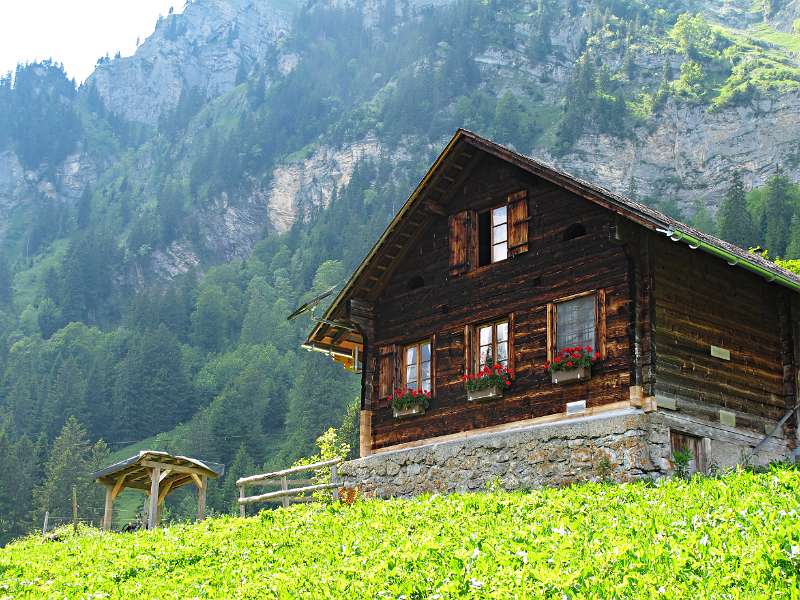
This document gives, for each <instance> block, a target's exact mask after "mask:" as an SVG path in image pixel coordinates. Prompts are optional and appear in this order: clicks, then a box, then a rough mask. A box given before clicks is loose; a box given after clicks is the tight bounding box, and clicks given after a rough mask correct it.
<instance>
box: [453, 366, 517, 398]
mask: <svg viewBox="0 0 800 600" xmlns="http://www.w3.org/2000/svg"><path fill="white" fill-rule="evenodd" d="M462 379H463V380H464V385H465V386H466V388H467V391H469V392H474V391H476V390H483V389H486V388H488V387H492V386H497V387H499V388H501V389H502V388H504V387H508V386H510V385H511V382H512V381H513V380H514V372H513V371H512V370H511V369H509V368H508V367H505V366H503V365H501V364H498V363H495V364H494V365H493V366H489V365H486V366H485V367H483V368H482V369H481V370H480V371H478V372H477V373H468V374H466V375H464V376H463V377H462Z"/></svg>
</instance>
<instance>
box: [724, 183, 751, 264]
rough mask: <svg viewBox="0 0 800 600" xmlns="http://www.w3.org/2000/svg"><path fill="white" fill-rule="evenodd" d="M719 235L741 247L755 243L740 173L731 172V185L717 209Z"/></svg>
mask: <svg viewBox="0 0 800 600" xmlns="http://www.w3.org/2000/svg"><path fill="white" fill-rule="evenodd" d="M718 221H719V235H720V237H722V238H723V239H725V240H728V241H729V242H731V243H733V244H736V245H737V246H740V247H742V248H747V247H749V246H751V245H753V244H754V243H755V241H756V240H755V237H756V236H755V230H754V228H753V219H752V217H751V216H750V211H748V210H747V198H746V197H745V191H744V184H743V183H742V174H741V173H740V172H739V171H734V172H733V180H732V182H731V187H730V188H728V191H727V192H726V193H725V199H724V200H723V201H722V206H721V207H720V209H719V218H718Z"/></svg>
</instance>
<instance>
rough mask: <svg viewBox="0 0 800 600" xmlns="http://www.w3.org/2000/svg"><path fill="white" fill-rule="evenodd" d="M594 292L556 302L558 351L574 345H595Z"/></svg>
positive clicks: (595, 302)
mask: <svg viewBox="0 0 800 600" xmlns="http://www.w3.org/2000/svg"><path fill="white" fill-rule="evenodd" d="M596 304H597V301H596V297H595V295H594V294H592V295H591V296H583V297H581V298H575V299H574V300H567V301H566V302H559V303H558V304H556V318H557V320H556V352H558V351H560V350H562V349H563V348H571V347H574V346H581V347H583V346H591V347H592V348H593V349H594V348H596V346H595V341H596V340H595V333H596V329H597V328H596V322H595V316H596V311H595V306H596Z"/></svg>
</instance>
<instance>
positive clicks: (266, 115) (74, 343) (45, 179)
mask: <svg viewBox="0 0 800 600" xmlns="http://www.w3.org/2000/svg"><path fill="white" fill-rule="evenodd" d="M799 31H800V2H798V1H796V0H794V1H788V0H769V1H767V0H759V1H755V2H753V1H750V0H726V1H725V2H711V1H701V0H679V1H667V0H591V1H586V0H570V1H568V2H557V1H556V0H524V1H523V0H483V1H482V2H473V1H471V0H368V1H366V2H361V1H356V0H303V1H301V0H262V1H256V0H195V1H193V2H189V3H187V5H186V7H185V9H184V10H183V12H181V13H180V14H169V15H167V16H165V17H163V18H161V19H160V20H159V22H158V23H157V25H156V28H155V31H154V33H153V34H152V35H151V36H150V37H149V38H147V39H146V40H145V41H144V42H143V43H142V44H141V45H140V46H139V48H138V49H137V51H136V53H135V54H134V55H133V56H130V57H115V58H108V57H105V58H102V59H100V60H99V61H98V64H97V68H96V70H95V71H94V73H93V74H92V75H91V76H90V77H89V78H88V79H87V81H86V82H84V83H83V84H81V85H80V86H76V85H75V83H74V82H72V81H70V80H69V79H68V78H67V77H66V75H65V74H64V71H63V69H62V68H61V67H60V65H58V64H57V63H55V62H52V61H46V62H42V63H34V64H30V65H20V66H19V67H18V68H17V70H16V72H15V73H14V74H13V75H9V76H7V77H4V78H2V79H0V372H2V376H0V446H2V445H3V444H6V446H4V447H6V449H7V452H6V453H5V455H6V456H7V457H10V458H7V460H8V461H10V464H9V468H11V467H13V468H14V469H16V470H17V471H18V472H24V473H25V476H24V477H18V478H16V479H15V480H14V481H12V482H8V481H5V482H4V481H3V480H2V479H0V514H9V515H11V517H8V518H6V519H5V520H4V521H2V522H1V523H0V541H2V540H4V539H6V538H7V537H9V536H11V535H16V534H17V533H19V532H20V531H23V530H24V529H25V527H27V526H28V525H29V524H30V523H31V521H32V520H36V519H38V518H39V516H40V515H41V513H42V512H43V511H44V510H46V509H47V508H48V507H50V508H53V507H54V506H59V505H60V504H61V503H63V502H68V499H66V498H63V494H61V493H60V492H58V491H57V490H59V489H62V488H59V486H58V485H56V483H57V482H58V481H62V482H63V481H66V479H65V478H68V477H75V476H77V475H75V474H74V473H73V474H72V475H69V473H70V471H68V470H65V467H64V464H63V462H60V461H59V460H57V459H58V457H57V456H54V452H55V450H54V448H59V449H60V450H59V452H60V453H62V454H63V448H65V447H67V448H72V449H73V450H74V452H75V453H76V454H75V456H76V457H77V458H76V459H75V460H76V461H77V462H76V464H85V465H90V464H94V463H96V462H102V461H103V460H107V459H108V455H107V453H108V450H109V448H108V447H106V446H103V444H100V445H98V440H103V441H104V442H105V444H107V446H110V450H111V451H113V452H114V453H115V454H114V456H115V457H119V456H120V454H124V453H125V452H129V451H131V444H132V443H135V444H136V446H137V447H141V446H142V445H157V446H159V449H162V448H166V449H173V450H179V451H181V452H185V453H188V454H194V455H197V456H201V457H203V458H207V459H210V460H215V461H220V462H227V463H232V462H233V463H234V464H237V465H254V464H255V465H262V466H263V465H268V466H285V464H286V463H288V462H291V461H293V460H295V459H297V458H298V457H299V456H301V455H303V454H306V453H308V452H310V451H312V447H313V440H314V439H315V437H316V436H317V435H319V434H320V433H321V432H322V431H324V430H325V429H326V428H327V427H329V426H332V425H333V426H338V425H340V424H342V423H343V420H344V421H345V423H344V424H345V425H346V427H345V428H344V431H347V432H349V433H348V435H352V432H353V431H354V429H353V425H352V417H353V415H354V414H355V413H354V411H353V407H354V406H355V405H354V399H355V398H356V396H357V394H358V391H359V381H358V377H357V376H354V375H351V374H347V373H345V372H344V371H342V370H341V369H339V368H337V367H336V365H334V364H333V363H332V362H331V361H329V360H327V359H326V358H325V357H323V356H319V355H316V354H315V355H312V354H308V353H305V352H300V351H299V342H300V341H301V339H302V337H303V334H304V333H305V330H306V329H307V328H308V325H309V323H308V321H302V320H300V321H293V322H287V321H286V320H285V317H286V316H287V315H288V314H289V313H290V312H291V309H292V308H293V307H294V306H297V305H298V304H299V303H301V302H302V301H304V300H306V299H308V298H310V297H311V296H313V295H314V294H316V293H319V292H320V291H322V290H324V289H327V288H328V287H329V286H331V285H333V284H336V283H341V281H342V280H343V279H345V277H346V275H347V274H348V273H349V272H350V270H351V269H352V268H354V267H355V265H356V264H357V263H358V261H359V260H360V258H361V257H362V256H363V254H364V253H365V252H366V250H367V249H368V246H369V245H370V243H371V242H372V240H374V239H376V238H377V237H378V236H379V235H380V232H381V231H382V229H383V227H384V226H385V224H386V223H387V222H388V220H389V219H390V217H391V216H392V214H393V213H394V212H395V211H396V210H397V209H398V208H399V206H400V205H401V204H402V202H403V201H404V199H405V198H406V197H407V195H408V193H409V192H410V190H412V189H413V187H414V186H415V185H416V182H417V181H418V180H419V178H420V177H421V176H422V174H423V173H424V171H425V169H426V168H427V167H428V165H429V164H430V163H431V161H432V160H433V158H434V157H435V155H436V154H437V152H438V151H439V150H440V149H441V147H442V146H443V144H444V143H445V142H446V140H447V139H448V138H449V137H450V135H451V134H452V132H453V131H454V130H455V129H456V128H457V127H466V128H469V129H473V130H475V131H477V132H478V133H481V134H483V135H485V136H488V137H491V138H493V139H495V140H497V141H498V142H501V143H504V144H508V145H510V146H513V147H514V148H516V149H517V150H519V151H522V152H524V153H528V154H534V155H536V156H538V157H540V158H544V159H545V160H549V161H552V162H555V163H557V164H558V165H559V166H561V167H563V168H566V169H568V170H571V171H573V172H575V173H576V174H577V175H582V176H584V177H586V178H589V179H592V180H594V181H597V182H598V183H601V184H605V185H606V186H608V187H610V188H612V189H615V190H618V191H620V192H623V193H627V194H629V195H632V196H635V197H636V198H637V199H640V200H642V201H644V202H647V203H650V204H652V205H654V206H656V207H658V208H660V209H662V210H665V211H667V212H670V214H673V215H675V216H682V217H683V218H685V219H688V220H690V221H691V222H692V223H693V224H694V225H695V226H697V227H699V228H701V229H707V230H711V229H713V230H717V229H719V233H721V234H722V235H723V236H728V237H730V238H732V239H735V240H736V241H737V243H740V244H744V245H752V246H756V245H761V246H763V247H766V248H768V249H769V251H770V254H771V255H772V256H779V257H784V258H790V259H797V258H800V191H799V190H798V186H797V185H796V184H795V183H793V182H794V181H797V180H798V179H800V144H799V143H798V142H800V121H798V119H797V118H796V115H797V114H798V109H800V55H799V53H800V33H798V32H799ZM735 173H738V174H739V175H740V176H741V179H742V180H743V182H744V187H746V188H748V189H749V190H750V191H749V192H748V194H747V197H746V198H745V197H744V189H741V188H736V189H739V191H740V192H741V193H740V194H738V195H737V193H738V192H737V193H734V192H736V189H734V187H735V186H732V185H731V182H732V181H735V180H736V177H735ZM729 188H730V189H729ZM717 213H719V215H720V218H719V222H717V218H716V215H717ZM73 418H74V419H73ZM153 436H158V437H155V438H154V437H153ZM0 454H2V453H0ZM87 468H88V467H87ZM243 468H244V467H242V469H243ZM11 470H12V471H13V469H11ZM84 471H85V469H84ZM229 472H230V473H231V476H232V477H233V476H236V475H238V474H239V473H237V470H236V469H231V470H229ZM54 482H56V483H54ZM228 483H229V482H228ZM4 485H5V488H6V489H5V490H4ZM226 486H227V487H226ZM90 487H91V486H90ZM87 489H90V488H87ZM231 490H232V488H231V486H230V485H228V484H223V485H222V486H219V488H218V490H217V491H216V492H214V491H213V490H212V491H211V493H210V499H209V503H210V504H209V505H210V507H211V508H212V509H216V510H222V509H223V508H224V507H226V506H228V505H229V500H230V499H229V498H228V497H227V495H229V494H230V493H232V492H231ZM87 493H88V492H87ZM215 494H216V495H215ZM176 502H177V503H178V504H175V505H174V506H172V507H171V510H173V511H175V512H174V514H176V515H181V514H183V513H182V512H181V511H182V510H183V509H182V508H181V506H180V502H181V500H180V497H178V500H176ZM87 506H91V503H90V502H87ZM4 508H7V510H8V512H7V513H6V512H4Z"/></svg>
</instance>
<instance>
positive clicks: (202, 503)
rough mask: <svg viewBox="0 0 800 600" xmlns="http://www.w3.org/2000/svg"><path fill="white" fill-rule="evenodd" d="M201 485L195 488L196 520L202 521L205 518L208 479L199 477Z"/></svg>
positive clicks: (203, 476)
mask: <svg viewBox="0 0 800 600" xmlns="http://www.w3.org/2000/svg"><path fill="white" fill-rule="evenodd" d="M200 483H201V485H200V486H199V487H198V488H197V520H198V521H203V520H205V518H206V490H207V489H208V477H207V476H205V475H201V476H200Z"/></svg>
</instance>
